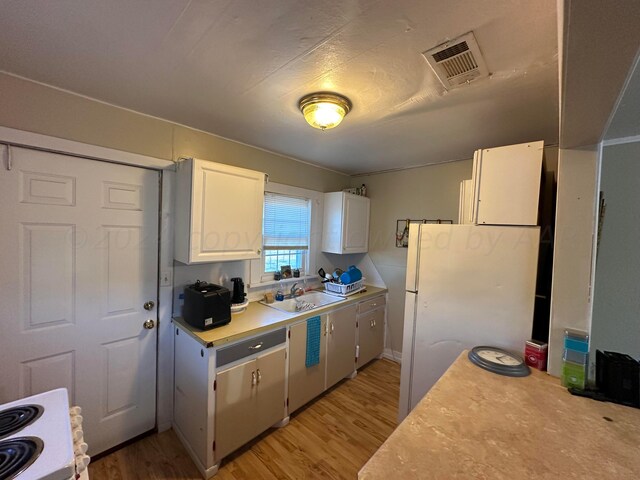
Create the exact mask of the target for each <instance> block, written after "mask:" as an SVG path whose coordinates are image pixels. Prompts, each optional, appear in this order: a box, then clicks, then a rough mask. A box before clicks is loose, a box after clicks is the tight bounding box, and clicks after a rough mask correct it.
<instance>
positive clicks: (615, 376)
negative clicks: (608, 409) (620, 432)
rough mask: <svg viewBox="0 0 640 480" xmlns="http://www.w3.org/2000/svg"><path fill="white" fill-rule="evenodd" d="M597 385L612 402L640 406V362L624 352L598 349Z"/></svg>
mask: <svg viewBox="0 0 640 480" xmlns="http://www.w3.org/2000/svg"><path fill="white" fill-rule="evenodd" d="M596 386H597V387H598V390H599V391H600V392H602V394H604V395H605V396H606V397H607V398H608V399H609V400H610V401H611V402H615V403H621V404H622V405H628V406H630V407H636V408H640V363H638V361H637V360H635V359H634V358H633V357H631V356H630V355H626V354H624V353H616V352H602V351H600V350H596Z"/></svg>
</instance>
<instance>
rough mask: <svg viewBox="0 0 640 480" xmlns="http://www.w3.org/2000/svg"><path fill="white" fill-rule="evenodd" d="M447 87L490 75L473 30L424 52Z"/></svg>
mask: <svg viewBox="0 0 640 480" xmlns="http://www.w3.org/2000/svg"><path fill="white" fill-rule="evenodd" d="M422 55H424V57H425V58H426V59H427V62H429V65H431V68H432V69H433V71H434V72H435V74H436V75H437V76H438V78H439V79H440V81H441V82H442V84H443V85H444V86H445V88H452V87H459V86H460V85H465V84H467V83H469V82H471V81H473V80H477V79H478V78H483V77H486V76H488V75H489V71H488V70H487V65H486V64H485V63H484V58H482V54H481V53H480V48H479V47H478V42H476V37H475V36H474V35H473V32H469V33H467V34H465V35H463V36H461V37H458V38H456V39H455V40H451V41H449V42H447V43H443V44H442V45H438V46H437V47H435V48H432V49H431V50H427V51H426V52H423V53H422Z"/></svg>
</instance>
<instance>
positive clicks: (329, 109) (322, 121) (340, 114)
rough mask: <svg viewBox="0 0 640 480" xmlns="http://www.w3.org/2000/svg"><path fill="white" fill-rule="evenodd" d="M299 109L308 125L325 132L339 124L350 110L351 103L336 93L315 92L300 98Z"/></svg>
mask: <svg viewBox="0 0 640 480" xmlns="http://www.w3.org/2000/svg"><path fill="white" fill-rule="evenodd" d="M299 107H300V111H301V112H302V114H303V115H304V119H305V120H306V121H307V123H308V124H309V125H311V126H312V127H313V128H319V129H320V130H326V129H328V128H333V127H337V126H338V125H339V124H340V122H341V121H342V119H343V118H344V117H345V115H346V114H347V113H349V110H351V102H350V101H349V99H348V98H347V97H343V96H342V95H338V94H337V93H329V92H316V93H310V94H309V95H305V96H304V97H302V98H301V99H300V103H299Z"/></svg>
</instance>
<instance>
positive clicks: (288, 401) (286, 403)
mask: <svg viewBox="0 0 640 480" xmlns="http://www.w3.org/2000/svg"><path fill="white" fill-rule="evenodd" d="M286 405H287V407H288V406H289V397H287V403H286Z"/></svg>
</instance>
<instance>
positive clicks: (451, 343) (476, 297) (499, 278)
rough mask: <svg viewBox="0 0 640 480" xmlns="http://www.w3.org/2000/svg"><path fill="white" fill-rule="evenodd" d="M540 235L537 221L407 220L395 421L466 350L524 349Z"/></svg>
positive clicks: (531, 305) (528, 333)
mask: <svg viewBox="0 0 640 480" xmlns="http://www.w3.org/2000/svg"><path fill="white" fill-rule="evenodd" d="M539 242H540V229H539V227H520V226H489V225H433V224H424V225H419V224H414V225H411V226H410V229H409V250H408V257H407V278H406V297H405V317H404V337H403V345H402V370H401V377H400V408H399V419H400V420H402V419H403V418H404V417H405V416H406V415H407V414H408V413H409V412H410V411H411V410H412V409H413V407H414V406H415V405H416V404H417V403H418V402H419V401H420V399H421V398H422V397H423V396H424V395H425V394H426V393H427V392H428V391H429V389H430V388H431V387H432V386H433V385H434V384H435V383H436V382H437V381H438V379H439V378H440V377H441V376H442V374H443V373H444V372H445V371H446V370H447V368H449V366H450V365H451V364H452V363H453V361H454V360H455V359H456V358H457V357H458V355H460V353H461V352H462V351H463V350H464V349H468V348H471V347H474V346H476V345H492V346H497V347H502V348H506V349H510V350H513V351H515V352H520V351H523V349H524V345H525V341H526V340H529V339H530V338H531V329H532V326H533V307H534V300H535V286H536V273H537V261H538V246H539ZM461 393H463V392H461Z"/></svg>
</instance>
